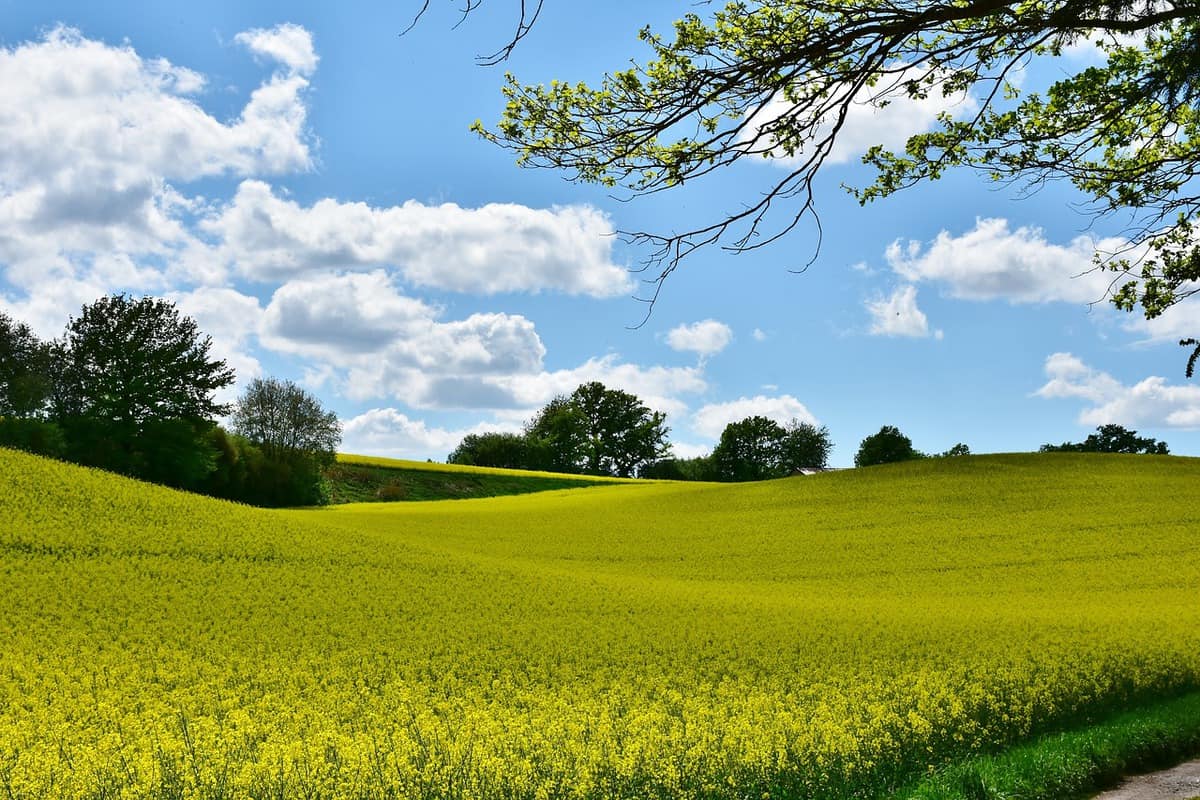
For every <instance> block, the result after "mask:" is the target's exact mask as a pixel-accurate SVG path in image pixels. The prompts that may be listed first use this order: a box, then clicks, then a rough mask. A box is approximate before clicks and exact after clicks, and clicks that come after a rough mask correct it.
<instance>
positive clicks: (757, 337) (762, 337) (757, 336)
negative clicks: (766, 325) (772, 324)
mask: <svg viewBox="0 0 1200 800" xmlns="http://www.w3.org/2000/svg"><path fill="white" fill-rule="evenodd" d="M752 335H753V336H754V341H756V342H765V341H766V340H767V332H766V331H764V330H763V329H762V328H755V329H754V333H753V334H752Z"/></svg>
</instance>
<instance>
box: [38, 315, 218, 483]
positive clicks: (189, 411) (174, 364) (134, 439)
mask: <svg viewBox="0 0 1200 800" xmlns="http://www.w3.org/2000/svg"><path fill="white" fill-rule="evenodd" d="M211 347H212V340H211V339H210V338H209V337H207V336H202V335H201V334H200V332H199V330H198V329H197V327H196V323H195V322H194V321H193V320H191V319H189V318H188V317H184V316H181V315H180V314H179V311H178V310H177V309H176V308H175V306H174V304H172V303H170V302H168V301H166V300H161V299H158V298H153V297H144V298H140V299H134V298H131V297H128V296H126V295H123V294H116V295H110V296H108V297H103V298H101V299H99V300H97V301H96V302H94V303H92V304H90V305H86V306H84V307H83V309H82V310H81V312H80V315H79V316H78V317H72V318H71V320H70V322H69V323H68V325H67V330H66V333H65V335H64V337H63V339H62V340H61V341H60V342H58V343H56V346H55V348H54V354H53V358H54V360H55V366H56V367H57V370H56V376H55V385H54V387H53V390H52V397H51V416H52V417H53V418H54V419H55V421H57V422H59V423H60V424H61V425H62V426H63V427H64V429H65V431H66V434H67V441H68V443H69V450H70V454H71V456H72V458H73V459H74V460H76V461H79V462H81V463H85V464H90V465H92V466H98V467H102V468H105V469H111V470H115V471H118V472H124V473H127V474H130V475H134V476H136V477H141V478H146V479H150V480H158V481H160V482H164V483H169V484H171V485H174V486H180V487H183V488H191V487H192V486H193V485H194V484H195V483H196V482H197V481H199V480H201V479H203V478H204V477H205V476H206V475H207V473H208V472H209V471H211V470H212V468H213V461H212V459H213V458H214V455H215V454H214V452H213V450H212V446H211V444H210V443H209V441H208V439H207V437H206V434H207V432H208V430H209V429H210V428H211V427H212V425H213V421H212V420H213V418H214V417H216V416H219V415H222V414H224V413H226V412H227V411H228V406H225V405H222V404H220V403H217V402H216V401H215V400H214V393H215V392H216V391H217V390H219V389H223V388H225V387H226V386H228V385H230V384H231V383H233V379H234V376H233V370H231V369H230V368H229V367H228V365H226V363H225V362H224V361H222V360H219V359H214V358H212V357H211V355H210V349H211Z"/></svg>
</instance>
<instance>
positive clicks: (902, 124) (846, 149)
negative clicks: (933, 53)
mask: <svg viewBox="0 0 1200 800" xmlns="http://www.w3.org/2000/svg"><path fill="white" fill-rule="evenodd" d="M896 69H897V70H898V72H897V74H895V75H893V76H891V77H885V78H884V79H882V80H881V81H880V82H879V84H877V85H876V86H873V87H870V86H868V87H863V88H862V89H861V90H860V91H859V92H858V93H857V94H856V95H855V97H854V100H853V102H852V103H851V104H850V106H849V108H848V111H847V113H846V118H845V121H844V123H843V125H842V128H841V130H840V131H838V134H837V138H836V139H835V140H834V143H833V147H832V148H831V149H830V151H829V155H828V156H827V157H826V159H825V163H826V164H845V163H849V162H852V161H856V160H857V159H858V158H860V157H861V156H862V155H863V154H865V153H866V152H867V151H868V150H869V149H871V148H872V147H874V146H875V145H883V146H884V147H885V148H887V149H889V150H900V151H902V150H903V149H904V145H905V144H906V143H907V142H908V139H909V137H910V136H914V135H916V134H918V133H924V132H926V131H929V130H932V129H933V128H934V126H935V124H936V123H937V119H938V115H939V114H942V113H943V112H945V113H949V114H950V115H951V116H954V117H958V116H964V115H966V114H969V113H971V112H973V111H975V110H976V109H977V108H978V102H977V101H976V100H975V99H974V98H973V97H971V96H970V95H969V94H967V93H966V92H952V93H951V94H950V95H949V96H943V94H942V92H941V90H940V89H938V88H936V87H935V88H934V89H933V90H932V91H931V92H930V94H929V96H928V97H925V98H923V99H913V98H911V97H909V96H908V94H907V93H906V92H905V91H904V83H905V82H907V81H910V80H921V79H922V78H923V77H924V76H925V75H926V74H927V70H925V69H924V68H921V67H910V68H905V66H904V65H903V64H899V65H896ZM790 109H791V104H790V103H788V101H787V100H786V99H785V98H784V97H783V96H782V95H778V96H776V97H775V98H773V99H772V100H771V101H770V102H769V103H768V104H767V105H766V106H765V107H764V108H763V109H762V110H761V111H759V112H758V113H757V114H755V115H754V116H753V117H751V119H750V123H749V124H748V125H747V126H746V130H747V131H750V137H749V138H754V137H756V136H757V138H758V139H759V140H760V141H761V139H763V138H764V137H765V138H767V139H768V140H769V139H770V137H771V133H770V126H771V124H772V123H773V121H774V120H777V119H779V118H780V117H782V116H784V115H785V114H787V113H788V111H789V110H790ZM833 122H834V120H833V119H832V115H831V118H830V119H829V120H827V121H825V122H823V123H822V124H821V125H819V126H818V128H817V131H816V133H815V135H814V140H815V141H820V140H821V139H822V138H824V137H825V136H827V135H828V134H829V132H830V131H831V130H832V126H833ZM815 141H814V143H815ZM756 145H759V143H758V142H756ZM759 146H760V145H759ZM807 157H808V155H807V154H806V153H804V152H803V151H801V152H798V153H796V154H794V155H787V154H786V153H783V152H777V153H776V154H775V157H774V158H772V159H771V160H772V162H773V163H776V164H778V165H780V166H783V167H788V168H795V167H797V166H799V165H800V164H801V163H803V161H804V160H805V159H806V158H807Z"/></svg>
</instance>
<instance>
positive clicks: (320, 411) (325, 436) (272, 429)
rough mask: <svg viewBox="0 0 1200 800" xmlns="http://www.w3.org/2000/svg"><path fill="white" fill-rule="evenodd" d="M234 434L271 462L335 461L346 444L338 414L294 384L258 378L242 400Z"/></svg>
mask: <svg viewBox="0 0 1200 800" xmlns="http://www.w3.org/2000/svg"><path fill="white" fill-rule="evenodd" d="M232 420H233V430H234V433H236V434H238V435H239V436H244V437H246V438H247V439H249V440H250V441H251V442H253V443H254V444H256V445H258V446H259V447H261V448H262V450H263V453H264V454H265V455H266V456H267V457H268V458H273V459H283V458H288V457H290V456H294V455H313V456H316V457H317V458H319V459H320V460H322V461H332V460H333V457H334V455H335V454H336V452H337V446H338V444H339V443H340V442H341V441H342V425H341V423H340V422H339V421H338V417H337V414H335V413H333V412H332V411H326V410H325V408H324V407H323V406H322V405H321V401H320V400H318V399H317V398H316V397H314V396H313V395H311V394H309V393H308V392H306V391H305V390H304V389H302V388H301V387H299V386H297V385H296V384H295V383H293V382H292V381H287V380H279V379H278V378H255V379H254V380H252V381H250V384H249V385H248V386H247V387H246V389H245V391H244V392H242V395H241V397H239V398H238V402H237V406H236V407H235V408H234V410H233V417H232Z"/></svg>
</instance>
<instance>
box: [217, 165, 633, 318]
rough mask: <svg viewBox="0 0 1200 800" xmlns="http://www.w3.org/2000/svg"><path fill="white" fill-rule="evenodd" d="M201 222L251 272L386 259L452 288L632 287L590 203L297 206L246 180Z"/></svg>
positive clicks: (608, 290) (415, 276) (281, 273)
mask: <svg viewBox="0 0 1200 800" xmlns="http://www.w3.org/2000/svg"><path fill="white" fill-rule="evenodd" d="M205 229H206V230H208V231H209V232H210V233H212V234H214V235H217V236H219V237H220V238H222V239H223V240H224V242H225V244H224V248H223V254H224V256H225V258H226V259H227V260H228V261H229V262H230V263H231V264H233V265H235V266H236V267H237V269H238V270H240V271H241V272H242V273H243V274H245V275H248V276H250V277H253V278H258V279H272V278H286V277H294V276H297V275H300V274H304V273H309V272H313V271H320V270H327V269H374V268H377V267H381V266H391V267H394V268H395V269H397V270H398V271H399V272H400V273H401V274H402V275H403V276H404V278H405V280H407V281H408V282H409V283H411V284H413V285H416V286H427V287H433V288H438V289H447V290H450V291H456V292H478V293H484V294H493V293H497V292H513V291H539V290H543V289H552V290H557V291H561V292H565V293H567V294H584V295H590V296H593V297H612V296H615V295H620V294H625V293H628V292H630V291H631V290H632V282H631V280H630V276H629V272H628V270H626V269H625V268H623V267H620V266H617V265H616V264H614V263H613V262H612V244H613V228H612V223H611V222H610V221H609V219H608V217H607V216H605V215H604V214H603V213H602V212H601V211H598V210H597V209H594V208H591V207H589V206H562V207H556V208H552V209H534V208H528V207H526V206H522V205H516V204H512V203H491V204H488V205H485V206H482V207H480V208H477V209H468V208H462V207H460V206H457V205H455V204H453V203H445V204H442V205H439V206H427V205H423V204H421V203H418V202H416V201H412V200H410V201H408V202H406V203H404V204H403V205H399V206H391V207H388V208H373V207H371V206H368V205H367V204H366V203H342V202H339V201H337V200H332V199H324V200H320V201H318V202H317V203H315V204H314V205H312V206H308V207H303V206H301V205H300V204H298V203H296V202H294V201H292V200H287V199H284V198H281V197H279V196H277V195H276V194H275V192H274V191H273V190H272V188H271V187H270V186H269V185H267V184H265V183H263V182H261V181H245V182H243V183H242V185H241V186H240V187H238V191H237V195H236V196H235V197H234V200H233V202H232V203H231V204H230V205H229V206H228V207H227V208H225V209H224V210H223V212H222V213H221V214H220V215H219V216H218V217H215V218H213V219H211V220H208V221H207V222H206V223H205Z"/></svg>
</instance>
